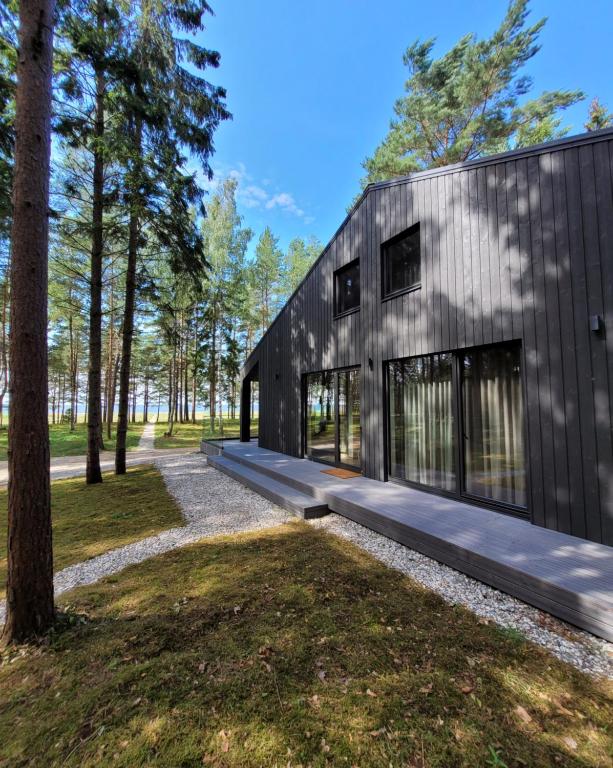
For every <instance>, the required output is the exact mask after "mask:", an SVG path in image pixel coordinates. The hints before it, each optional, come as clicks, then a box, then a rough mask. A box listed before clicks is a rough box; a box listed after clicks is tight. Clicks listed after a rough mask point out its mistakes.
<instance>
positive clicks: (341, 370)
mask: <svg viewBox="0 0 613 768" xmlns="http://www.w3.org/2000/svg"><path fill="white" fill-rule="evenodd" d="M352 311H355V310H352ZM350 371H357V372H358V373H359V375H360V408H362V405H363V402H364V400H363V396H364V394H363V393H364V389H363V387H364V380H363V377H362V366H361V365H346V366H343V367H342V368H324V369H322V370H316V371H305V372H304V373H303V374H302V376H301V390H302V392H301V400H302V435H301V440H300V443H301V450H302V458H303V459H307V460H308V461H313V462H315V463H317V464H326V465H327V466H329V467H337V468H339V469H348V470H351V471H353V472H363V471H364V430H363V425H362V411H360V466H359V467H356V466H355V465H354V464H344V463H343V462H341V460H340V443H339V433H340V430H339V426H340V411H339V408H338V401H339V389H340V387H339V376H340V374H341V373H348V372H350ZM324 373H327V374H330V375H332V376H333V377H334V403H335V414H334V431H335V440H334V443H335V444H334V461H327V460H326V459H322V458H313V457H312V456H309V455H308V453H307V448H308V445H307V443H308V437H307V431H308V428H309V426H308V421H307V411H308V409H307V398H308V377H309V376H318V375H321V374H324Z"/></svg>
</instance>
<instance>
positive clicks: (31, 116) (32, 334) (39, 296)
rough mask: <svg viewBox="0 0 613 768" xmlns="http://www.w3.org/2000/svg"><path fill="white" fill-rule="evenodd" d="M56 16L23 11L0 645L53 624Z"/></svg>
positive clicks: (26, 0) (49, 3) (28, 3)
mask: <svg viewBox="0 0 613 768" xmlns="http://www.w3.org/2000/svg"><path fill="white" fill-rule="evenodd" d="M54 12H55V3H54V0H21V2H20V4H19V55H18V57H17V94H16V117H15V135H16V140H15V169H14V178H13V223H12V231H11V242H12V247H13V254H12V260H11V332H10V349H9V364H10V371H11V376H10V390H9V391H10V399H11V409H10V417H9V450H8V459H9V464H8V468H9V480H8V574H7V586H6V608H7V613H6V623H5V625H4V630H3V633H2V640H3V643H12V642H20V641H23V640H27V639H28V638H30V637H33V636H35V635H40V634H41V633H43V632H45V631H46V630H47V629H48V628H49V627H50V625H51V624H52V622H53V618H54V609H53V550H52V542H51V489H50V479H49V413H48V358H47V260H48V248H49V162H50V153H51V130H50V128H51V76H52V69H53V22H54Z"/></svg>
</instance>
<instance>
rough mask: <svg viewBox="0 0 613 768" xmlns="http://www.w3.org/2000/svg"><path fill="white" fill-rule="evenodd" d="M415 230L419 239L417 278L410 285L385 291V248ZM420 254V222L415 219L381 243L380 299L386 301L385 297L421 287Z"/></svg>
mask: <svg viewBox="0 0 613 768" xmlns="http://www.w3.org/2000/svg"><path fill="white" fill-rule="evenodd" d="M416 232H417V235H418V241H419V280H418V281H417V282H415V283H412V284H411V285H407V286H403V287H402V288H397V289H396V290H394V291H389V292H388V291H386V285H387V279H388V259H387V249H388V248H390V246H393V245H396V243H399V242H401V241H402V240H405V239H406V238H407V237H410V236H411V235H413V234H415V233H416ZM421 254H422V248H421V224H420V222H419V221H417V222H416V223H415V224H411V226H410V227H408V229H405V230H403V231H402V232H399V233H398V234H397V235H394V237H391V238H390V239H389V240H386V241H385V242H384V243H381V300H382V301H386V300H387V299H394V298H396V296H402V295H404V294H405V293H411V292H412V291H418V290H419V289H420V288H421V274H422V263H421V262H422V258H421Z"/></svg>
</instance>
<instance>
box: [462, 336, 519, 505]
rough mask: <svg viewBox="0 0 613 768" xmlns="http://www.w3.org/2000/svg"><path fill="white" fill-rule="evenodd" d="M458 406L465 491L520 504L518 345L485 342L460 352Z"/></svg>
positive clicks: (504, 502) (503, 501) (507, 502)
mask: <svg viewBox="0 0 613 768" xmlns="http://www.w3.org/2000/svg"><path fill="white" fill-rule="evenodd" d="M462 409H463V420H464V433H465V437H464V439H465V445H464V487H465V490H466V492H467V493H469V494H472V495H474V496H481V497H483V498H486V499H493V500H494V501H499V502H502V503H503V504H512V505H515V506H518V507H525V506H526V466H525V458H524V403H523V393H522V382H521V370H520V350H519V347H517V346H513V347H510V346H504V347H489V348H484V349H478V350H475V351H471V352H466V353H465V354H464V355H463V359H462Z"/></svg>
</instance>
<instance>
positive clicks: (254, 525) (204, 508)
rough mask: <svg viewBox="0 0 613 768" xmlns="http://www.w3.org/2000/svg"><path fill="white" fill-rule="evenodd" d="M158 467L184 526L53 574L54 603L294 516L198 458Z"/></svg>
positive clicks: (166, 460) (1, 613)
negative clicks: (144, 565)
mask: <svg viewBox="0 0 613 768" xmlns="http://www.w3.org/2000/svg"><path fill="white" fill-rule="evenodd" d="M154 463H155V464H156V466H157V467H158V469H159V470H160V472H161V473H162V476H163V478H164V482H165V483H166V487H167V488H168V490H169V492H170V494H171V495H172V496H173V497H174V498H175V500H176V501H177V503H178V504H179V507H180V508H181V511H182V512H183V516H184V517H185V523H186V525H185V526H183V527H181V528H170V529H168V530H166V531H162V532H160V533H158V534H156V535H155V536H149V537H147V538H146V539H141V540H140V541H136V542H133V543H132V544H126V545H125V546H123V547H118V548H117V549H113V550H111V551H109V552H105V553H104V554H102V555H99V556H98V557H93V558H92V559H91V560H86V561H84V562H82V563H77V564H75V565H70V566H68V567H67V568H64V569H63V570H61V571H59V572H58V573H56V574H55V577H54V580H53V581H54V588H55V596H56V598H57V597H59V595H61V594H63V593H64V592H67V591H68V590H70V589H74V588H75V587H80V586H83V585H85V584H94V583H95V582H97V581H100V579H103V578H104V577H105V576H110V575H111V574H113V573H117V572H118V571H121V570H122V569H123V568H125V567H126V566H128V565H133V564H134V563H140V562H142V561H143V560H147V559H148V558H150V557H155V556H156V555H161V554H163V553H164V552H168V551H170V550H171V549H176V548H177V547H183V546H185V545H186V544H192V543H193V542H196V541H199V540H200V539H202V538H206V537H210V536H219V535H222V534H231V533H240V532H243V531H257V530H261V529H262V528H270V527H271V526H275V525H280V524H281V523H285V522H287V521H288V520H289V519H290V518H291V517H292V515H291V514H290V513H289V512H287V511H286V510H284V509H281V508H280V507H278V506H276V505H275V504H273V503H272V502H270V501H268V500H267V499H265V498H264V497H263V496H260V495H259V494H257V493H254V492H253V491H251V490H250V489H249V488H245V486H243V485H241V484H240V483H237V482H236V481H235V480H233V479H232V478H230V477H228V476H227V475H224V474H222V473H221V472H219V471H218V470H216V469H213V468H212V467H208V466H207V465H206V463H205V459H204V457H203V455H202V454H200V453H195V454H184V455H181V456H174V457H171V458H170V457H164V456H163V455H162V456H161V457H160V458H156V459H155V460H154ZM4 618H5V604H4V601H2V602H0V626H1V625H2V624H3V623H4Z"/></svg>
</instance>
